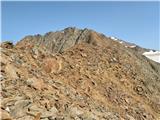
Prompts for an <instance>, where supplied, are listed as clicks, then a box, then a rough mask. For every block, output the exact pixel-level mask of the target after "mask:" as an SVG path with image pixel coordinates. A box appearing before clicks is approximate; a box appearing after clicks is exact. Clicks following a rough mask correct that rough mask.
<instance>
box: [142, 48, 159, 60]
mask: <svg viewBox="0 0 160 120" xmlns="http://www.w3.org/2000/svg"><path fill="white" fill-rule="evenodd" d="M143 55H144V56H146V57H147V58H149V59H151V60H153V61H155V62H158V63H160V51H155V52H154V51H152V50H151V51H149V52H144V53H143Z"/></svg>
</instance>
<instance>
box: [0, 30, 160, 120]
mask: <svg viewBox="0 0 160 120" xmlns="http://www.w3.org/2000/svg"><path fill="white" fill-rule="evenodd" d="M125 46H126V44H125V45H124V44H121V43H119V41H114V40H112V39H111V38H109V37H105V36H104V35H102V34H100V33H96V32H95V31H93V30H89V29H84V30H79V29H76V28H67V29H65V30H62V31H59V32H50V33H47V34H45V35H44V36H41V35H36V36H27V37H25V38H24V39H22V40H21V41H20V42H18V43H17V44H16V45H15V46H14V47H12V48H9V49H8V48H7V47H1V76H0V78H1V87H2V89H1V99H2V104H1V111H2V114H3V115H2V116H3V118H2V119H5V118H6V119H11V120H158V119H160V64H159V63H156V62H154V61H151V60H149V59H147V58H146V57H145V56H143V55H142V54H141V52H136V50H135V48H132V47H125ZM142 49H143V48H142ZM142 49H141V50H142ZM143 50H145V49H143Z"/></svg>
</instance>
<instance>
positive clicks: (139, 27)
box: [1, 1, 160, 50]
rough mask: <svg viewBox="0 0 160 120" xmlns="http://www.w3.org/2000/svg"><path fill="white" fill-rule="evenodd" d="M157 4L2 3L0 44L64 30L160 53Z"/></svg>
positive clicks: (158, 9)
mask: <svg viewBox="0 0 160 120" xmlns="http://www.w3.org/2000/svg"><path fill="white" fill-rule="evenodd" d="M159 7H160V3H159V2H109V1H105V2H104V1H103V2H54V1H50V2H31V1H30V2H29V1H28V2H24V1H21V2H2V18H1V19H2V38H1V39H2V40H10V41H13V42H14V43H16V42H17V41H19V40H20V39H22V38H23V37H24V36H26V35H34V34H45V33H46V32H49V31H56V30H62V29H64V28H66V27H70V26H72V27H77V28H90V29H93V30H95V31H97V32H101V33H103V34H105V35H107V36H115V37H118V38H120V39H123V40H125V41H128V42H132V43H136V44H138V45H140V46H142V47H146V48H152V49H157V50H158V49H160V36H159V34H160V31H159V27H160V25H159V17H160V13H159V12H160V8H159Z"/></svg>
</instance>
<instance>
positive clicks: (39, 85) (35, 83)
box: [27, 77, 46, 90]
mask: <svg viewBox="0 0 160 120" xmlns="http://www.w3.org/2000/svg"><path fill="white" fill-rule="evenodd" d="M27 85H29V86H31V87H33V88H35V89H37V90H42V89H43V88H45V87H46V85H45V84H44V82H43V80H42V79H37V78H35V77H34V78H29V79H28V80H27Z"/></svg>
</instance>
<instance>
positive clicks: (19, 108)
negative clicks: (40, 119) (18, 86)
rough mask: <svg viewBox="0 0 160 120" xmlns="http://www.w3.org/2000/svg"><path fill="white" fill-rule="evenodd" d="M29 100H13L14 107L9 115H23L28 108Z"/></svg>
mask: <svg viewBox="0 0 160 120" xmlns="http://www.w3.org/2000/svg"><path fill="white" fill-rule="evenodd" d="M30 103H31V102H30V101H29V100H19V101H17V102H15V106H14V109H12V110H11V115H12V116H13V117H14V118H20V117H23V116H24V115H25V114H26V111H27V109H28V105H29V104H30Z"/></svg>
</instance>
